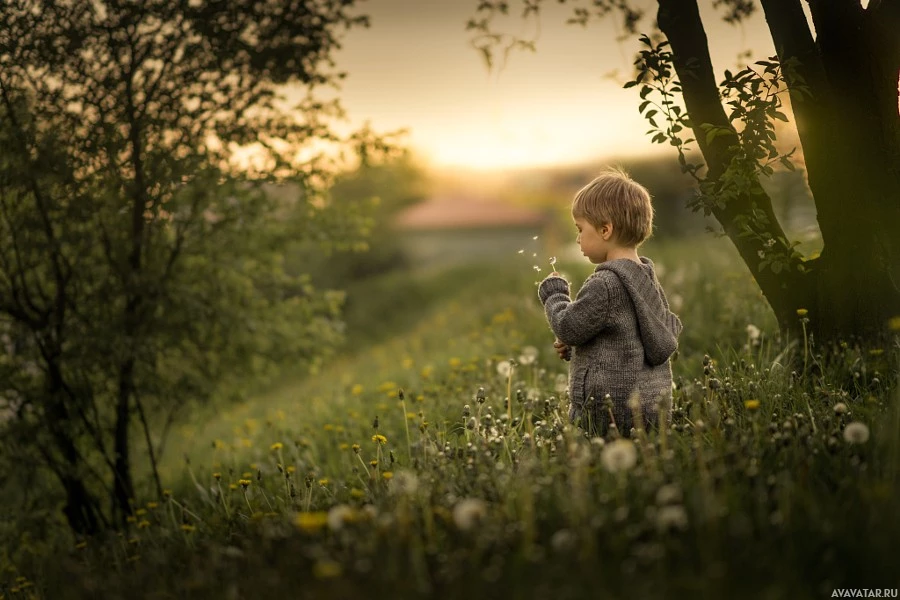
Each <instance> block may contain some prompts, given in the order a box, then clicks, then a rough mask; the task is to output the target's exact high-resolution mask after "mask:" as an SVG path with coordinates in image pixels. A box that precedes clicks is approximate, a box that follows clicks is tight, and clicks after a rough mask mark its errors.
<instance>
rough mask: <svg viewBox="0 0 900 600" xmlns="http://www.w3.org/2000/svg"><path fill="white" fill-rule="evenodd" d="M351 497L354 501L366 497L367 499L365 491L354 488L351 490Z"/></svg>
mask: <svg viewBox="0 0 900 600" xmlns="http://www.w3.org/2000/svg"><path fill="white" fill-rule="evenodd" d="M350 497H351V498H354V499H356V500H359V499H361V498H365V497H366V493H365V492H364V491H363V490H361V489H359V488H352V489H351V490H350Z"/></svg>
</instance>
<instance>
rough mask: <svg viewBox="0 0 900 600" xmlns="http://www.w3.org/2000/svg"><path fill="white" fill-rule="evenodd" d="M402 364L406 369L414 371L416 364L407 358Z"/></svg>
mask: <svg viewBox="0 0 900 600" xmlns="http://www.w3.org/2000/svg"><path fill="white" fill-rule="evenodd" d="M401 364H402V365H403V368H404V369H412V368H413V365H414V364H415V363H414V362H413V359H411V358H409V357H408V356H407V357H406V358H404V359H403V362H402V363H401Z"/></svg>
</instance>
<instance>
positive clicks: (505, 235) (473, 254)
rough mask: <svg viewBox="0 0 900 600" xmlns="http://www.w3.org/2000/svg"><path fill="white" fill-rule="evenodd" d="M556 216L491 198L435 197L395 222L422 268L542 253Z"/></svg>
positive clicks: (416, 206) (402, 215) (406, 210)
mask: <svg viewBox="0 0 900 600" xmlns="http://www.w3.org/2000/svg"><path fill="white" fill-rule="evenodd" d="M550 222H551V212H550V211H549V210H542V209H537V208H529V207H525V206H517V205H515V204H510V203H507V202H501V201H499V200H494V199H490V198H476V197H465V196H435V197H433V198H430V199H428V200H425V201H423V202H420V203H418V204H416V205H414V206H411V207H409V208H407V209H405V210H403V211H401V212H399V213H398V214H397V215H396V217H395V219H394V222H393V226H394V229H395V230H396V231H397V233H398V235H400V236H401V238H402V241H403V245H404V248H405V249H406V251H407V252H408V254H409V256H410V258H411V259H412V261H413V262H415V263H417V264H420V265H422V264H427V265H433V264H448V263H464V262H474V261H485V260H493V259H509V258H512V257H514V256H515V254H516V253H517V252H518V250H520V249H527V250H528V251H529V252H537V251H538V247H539V246H540V245H542V244H540V241H538V242H535V241H534V240H533V238H534V236H539V240H540V236H541V235H543V234H544V232H545V231H546V230H547V229H548V225H549V224H550Z"/></svg>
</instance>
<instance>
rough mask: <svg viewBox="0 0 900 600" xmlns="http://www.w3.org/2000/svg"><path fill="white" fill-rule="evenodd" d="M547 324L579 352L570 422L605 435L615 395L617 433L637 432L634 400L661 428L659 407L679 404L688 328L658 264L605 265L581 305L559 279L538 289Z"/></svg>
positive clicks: (584, 290)
mask: <svg viewBox="0 0 900 600" xmlns="http://www.w3.org/2000/svg"><path fill="white" fill-rule="evenodd" d="M538 296H539V297H540V299H541V303H542V304H543V305H544V312H545V313H546V315H547V321H548V322H549V323H550V328H551V329H552V330H553V333H555V334H556V337H557V338H559V340H560V341H561V342H563V343H564V344H566V345H568V346H570V347H571V348H572V359H571V360H572V362H571V364H570V366H569V398H570V401H571V404H570V408H569V418H570V419H571V420H572V421H573V422H576V423H579V424H580V425H581V426H582V427H584V428H585V429H586V430H588V431H589V432H591V433H593V434H599V435H605V434H606V433H607V430H608V428H609V418H610V417H609V410H607V409H605V408H603V407H602V406H601V403H602V401H603V399H604V397H605V396H606V395H607V394H609V396H610V398H611V400H612V414H613V418H614V419H615V422H616V427H617V428H618V430H619V432H620V433H622V434H623V435H626V436H627V435H629V432H630V431H631V428H632V426H633V418H632V414H633V412H632V410H631V409H630V408H629V407H628V399H629V397H630V396H631V395H632V393H633V392H637V394H638V397H639V399H640V407H641V414H642V416H643V420H644V422H645V427H649V426H652V425H655V424H656V421H657V416H658V410H659V408H658V406H659V405H658V402H659V401H668V402H671V398H672V367H671V365H670V363H669V357H670V356H672V354H673V353H674V352H675V350H676V349H677V347H678V335H679V334H680V333H681V329H682V325H681V321H680V320H679V319H678V317H677V316H676V315H675V314H674V313H672V311H671V310H669V303H668V301H667V300H666V295H665V292H663V289H662V286H660V284H659V280H658V279H657V278H656V272H655V271H654V269H653V262H651V261H650V259H649V258H645V257H641V264H638V263H636V262H634V261H632V260H629V259H616V260H611V261H607V262H604V263H601V264H599V265H597V268H596V269H595V270H594V273H592V274H591V276H590V277H588V278H587V279H586V280H585V282H584V284H583V285H582V286H581V289H580V290H578V295H577V296H576V298H575V300H574V301H573V300H571V299H570V297H569V284H568V282H567V281H566V280H565V279H562V278H561V277H556V276H550V277H547V278H545V279H544V280H543V281H542V282H541V284H540V287H539V288H538Z"/></svg>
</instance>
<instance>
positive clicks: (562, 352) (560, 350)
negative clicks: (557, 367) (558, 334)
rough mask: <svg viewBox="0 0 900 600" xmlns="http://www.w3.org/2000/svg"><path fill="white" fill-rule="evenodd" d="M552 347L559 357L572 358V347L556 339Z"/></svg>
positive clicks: (563, 358)
mask: <svg viewBox="0 0 900 600" xmlns="http://www.w3.org/2000/svg"><path fill="white" fill-rule="evenodd" d="M553 348H554V349H556V353H557V354H559V358H560V359H562V360H571V359H572V348H570V347H569V346H567V345H565V344H563V343H562V342H561V341H559V340H556V341H555V342H553Z"/></svg>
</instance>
